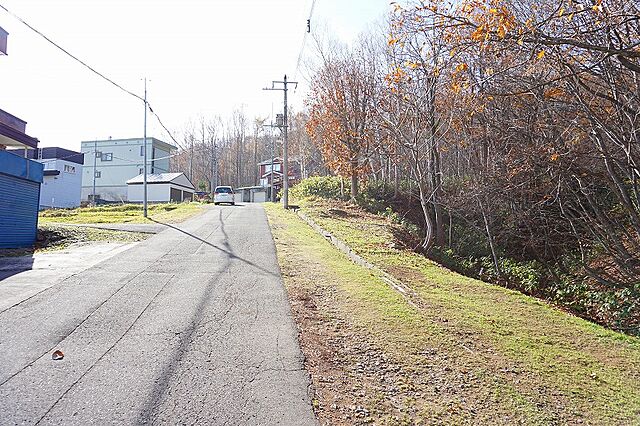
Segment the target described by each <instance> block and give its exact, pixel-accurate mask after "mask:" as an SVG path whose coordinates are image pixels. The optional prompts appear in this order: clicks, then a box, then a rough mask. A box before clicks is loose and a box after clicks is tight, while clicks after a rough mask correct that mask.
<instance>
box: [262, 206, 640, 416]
mask: <svg viewBox="0 0 640 426" xmlns="http://www.w3.org/2000/svg"><path fill="white" fill-rule="evenodd" d="M300 206H301V208H302V211H303V212H304V213H305V214H306V215H307V216H309V217H311V218H312V219H314V220H315V221H316V222H317V223H318V224H320V225H321V226H322V227H323V228H324V229H325V230H327V231H329V232H331V233H333V234H334V235H335V236H336V237H338V238H339V239H341V240H342V241H344V242H346V243H347V244H348V245H349V246H350V247H351V248H353V249H354V251H356V252H357V253H358V254H359V255H361V256H362V257H364V258H365V259H367V260H368V261H369V262H371V263H373V264H374V265H376V266H377V267H379V268H380V269H381V270H384V271H385V272H387V273H389V274H391V275H393V276H394V277H396V278H397V279H399V280H401V281H402V282H403V283H404V284H405V285H407V286H409V287H410V288H411V289H412V290H413V291H414V292H415V293H416V295H417V299H416V300H413V301H414V304H409V303H408V302H407V300H406V299H405V298H404V297H403V296H402V295H400V294H399V293H398V292H397V291H395V290H393V289H391V287H390V286H388V285H387V284H386V283H385V282H384V281H382V280H381V278H380V277H379V276H378V275H379V274H378V273H376V272H375V271H370V270H367V269H365V268H362V267H358V266H356V265H354V264H353V263H351V262H350V261H349V260H348V259H347V257H346V256H345V255H343V254H342V253H341V252H339V251H337V250H336V249H335V248H334V247H333V246H332V245H331V244H330V243H329V242H327V241H326V240H325V239H324V238H323V237H321V236H320V235H318V234H317V233H315V232H314V231H313V230H312V229H311V228H310V227H309V226H308V225H307V224H306V223H304V222H303V221H302V220H300V219H299V218H298V217H297V216H296V215H295V214H294V213H293V212H290V211H284V210H282V209H281V208H280V207H279V206H278V205H270V204H269V205H266V206H265V208H266V210H267V213H268V216H269V220H270V223H271V226H272V229H273V234H274V237H275V241H276V247H277V250H278V256H279V259H280V264H281V268H282V271H283V276H284V280H285V284H286V286H287V290H288V292H289V295H290V300H291V303H292V311H293V313H294V317H295V318H296V321H297V322H298V327H299V329H300V330H301V343H302V347H303V351H304V352H305V355H306V358H307V367H308V368H309V370H310V373H311V375H312V379H313V381H314V386H315V388H316V391H317V393H316V401H315V402H316V408H317V411H318V413H319V416H320V419H321V422H322V423H324V424H368V423H375V424H398V425H400V424H580V423H584V424H598V425H600V424H604V425H607V424H611V425H620V424H640V339H637V338H632V337H629V336H625V335H623V334H620V333H616V332H612V331H609V330H607V329H605V328H603V327H601V326H598V325H596V324H593V323H590V322H588V321H584V320H582V319H580V318H577V317H574V316H572V315H569V314H567V313H565V312H562V311H561V310H558V309H556V308H554V307H551V306H549V305H548V304H546V303H544V302H542V301H539V300H537V299H534V298H531V297H528V296H524V295H522V294H520V293H518V292H514V291H510V290H507V289H504V288H502V287H498V286H494V285H491V284H487V283H484V282H481V281H478V280H474V279H470V278H467V277H464V276H461V275H459V274H456V273H454V272H451V271H449V270H447V269H445V268H442V267H441V266H439V265H437V264H434V263H433V262H431V261H429V260H428V259H426V258H424V257H422V256H420V255H418V254H415V253H413V252H411V251H407V250H404V249H401V248H398V247H399V245H398V244H396V243H395V240H394V237H393V234H394V226H395V225H393V224H391V223H389V222H388V221H386V220H385V219H383V218H380V217H378V216H374V215H370V214H367V213H365V212H363V211H361V210H360V209H358V208H357V207H353V206H349V205H346V204H340V203H330V204H329V203H327V202H324V201H309V200H305V201H303V202H301V203H300Z"/></svg>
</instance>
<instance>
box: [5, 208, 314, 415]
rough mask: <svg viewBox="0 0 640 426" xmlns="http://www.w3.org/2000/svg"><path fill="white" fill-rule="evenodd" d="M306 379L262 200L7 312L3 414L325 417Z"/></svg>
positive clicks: (195, 223) (163, 236)
mask: <svg viewBox="0 0 640 426" xmlns="http://www.w3.org/2000/svg"><path fill="white" fill-rule="evenodd" d="M178 228H179V229H178ZM0 285H1V283H0ZM55 350H61V351H62V352H63V353H64V359H62V360H57V361H54V360H53V359H52V353H53V352H54V351H55ZM309 385H310V384H309V378H308V374H307V373H306V371H305V370H304V369H303V364H302V354H301V352H300V349H299V347H298V342H297V335H296V331H295V325H294V323H293V320H292V318H291V315H290V310H289V305H288V302H287V298H286V293H285V290H284V288H283V285H282V280H281V277H280V270H279V268H278V264H277V261H276V255H275V248H274V244H273V240H272V237H271V232H270V230H269V226H268V223H267V220H266V217H265V214H264V211H263V210H262V208H261V207H260V206H259V205H244V206H235V207H231V206H229V207H227V206H220V207H210V208H208V209H207V210H206V212H205V213H204V214H202V215H200V216H198V217H196V218H194V219H191V220H189V221H187V222H185V223H183V224H180V225H175V226H174V227H171V228H169V229H167V230H166V231H163V232H161V233H159V234H157V235H155V236H153V237H151V238H150V239H148V240H146V241H144V242H142V243H140V244H138V245H136V246H135V247H133V248H131V249H129V250H127V251H125V252H123V253H120V254H117V255H116V256H114V257H111V258H110V259H108V260H106V261H104V262H102V263H99V264H97V265H95V266H93V267H91V268H89V269H87V270H85V271H83V272H80V273H78V274H75V275H73V276H71V277H69V278H67V279H65V280H64V281H62V282H61V283H58V284H56V285H54V286H52V287H49V288H47V289H46V290H44V291H42V292H40V293H38V294H37V295H35V296H33V297H30V298H28V299H26V300H24V301H23V302H22V303H19V304H17V305H15V306H13V307H11V308H10V309H7V310H5V311H4V312H2V313H0V424H2V425H5V424H9V425H13V424H56V425H61V424H78V425H88V424H198V425H206V424H213V425H258V424H260V425H277V424H281V425H315V424H317V422H316V420H315V418H314V416H313V411H312V408H311V401H310V397H309Z"/></svg>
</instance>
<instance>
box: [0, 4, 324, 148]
mask: <svg viewBox="0 0 640 426" xmlns="http://www.w3.org/2000/svg"><path fill="white" fill-rule="evenodd" d="M314 2H315V0H314ZM0 8H1V9H3V10H4V11H5V12H7V13H8V14H9V15H11V16H13V17H14V18H15V19H16V20H18V21H19V22H20V23H22V24H23V25H25V26H26V27H27V28H29V29H30V30H31V31H33V32H35V33H36V34H38V35H39V36H40V37H42V38H44V39H45V40H46V41H47V42H49V43H51V44H52V45H53V46H55V47H56V48H57V49H59V50H60V51H62V52H63V53H64V54H65V55H67V56H69V57H70V58H71V59H73V60H74V61H76V62H78V63H80V64H81V65H82V66H84V67H85V68H87V69H88V70H89V71H91V72H92V73H94V74H95V75H97V76H98V77H100V78H102V79H103V80H105V81H107V82H108V83H110V84H112V85H113V86H115V87H117V88H118V89H120V90H122V91H123V92H124V93H126V94H128V95H130V96H133V97H134V98H136V99H138V100H141V101H143V102H144V103H145V104H146V105H147V106H148V107H149V111H151V113H152V114H153V115H154V116H155V117H156V119H157V120H158V122H159V123H160V126H162V128H163V129H164V131H165V132H167V134H168V135H169V137H170V138H171V139H172V140H173V142H174V143H175V144H176V145H177V146H178V147H179V148H180V149H182V150H184V147H182V146H181V145H180V144H179V143H178V141H177V140H176V138H175V137H174V136H173V134H172V133H171V132H170V131H169V129H167V127H166V126H165V125H164V123H163V122H162V120H161V119H160V116H159V115H158V114H156V113H155V112H154V111H153V109H152V108H151V104H150V103H149V102H147V100H146V99H144V98H143V97H141V96H139V95H136V94H135V93H133V92H132V91H130V90H127V89H125V88H124V87H123V86H121V85H120V84H118V83H116V82H115V81H114V80H112V79H111V78H109V77H107V76H106V75H104V74H103V73H101V72H99V71H97V70H96V69H95V68H93V67H92V66H91V65H89V64H87V63H86V62H84V61H83V60H81V59H80V58H78V57H77V56H75V55H73V54H72V53H71V52H69V51H68V50H66V49H65V48H63V47H62V46H60V45H59V44H58V43H56V42H55V41H53V40H51V39H50V38H49V37H47V36H46V35H45V34H43V33H42V32H41V31H39V30H38V29H36V28H35V27H33V26H32V25H30V24H29V23H28V22H26V21H25V20H24V19H22V18H21V17H20V16H18V15H16V14H15V13H13V12H12V11H10V10H9V9H7V8H6V7H5V6H4V5H3V4H0Z"/></svg>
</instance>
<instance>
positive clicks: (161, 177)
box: [127, 173, 195, 188]
mask: <svg viewBox="0 0 640 426" xmlns="http://www.w3.org/2000/svg"><path fill="white" fill-rule="evenodd" d="M138 183H144V176H143V175H142V174H139V175H138V176H136V177H134V178H131V179H129V180H128V181H127V184H138ZM147 183H151V184H153V183H175V184H177V185H183V186H185V185H186V186H189V187H191V188H195V187H194V186H193V184H192V183H191V181H189V179H188V178H187V177H186V176H185V174H184V173H153V174H147Z"/></svg>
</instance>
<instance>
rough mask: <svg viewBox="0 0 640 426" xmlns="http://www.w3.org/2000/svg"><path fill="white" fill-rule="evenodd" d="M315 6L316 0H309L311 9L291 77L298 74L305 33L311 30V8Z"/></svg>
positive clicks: (305, 40)
mask: <svg viewBox="0 0 640 426" xmlns="http://www.w3.org/2000/svg"><path fill="white" fill-rule="evenodd" d="M315 7H316V0H311V10H310V11H309V18H308V19H307V28H306V29H305V31H304V35H303V36H302V45H301V46H300V53H298V61H297V62H296V70H295V72H294V73H293V79H294V80H295V78H296V77H297V76H298V70H299V69H300V62H302V54H303V53H304V48H305V45H306V44H307V34H309V33H310V32H311V18H312V17H313V10H314V9H315Z"/></svg>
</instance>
